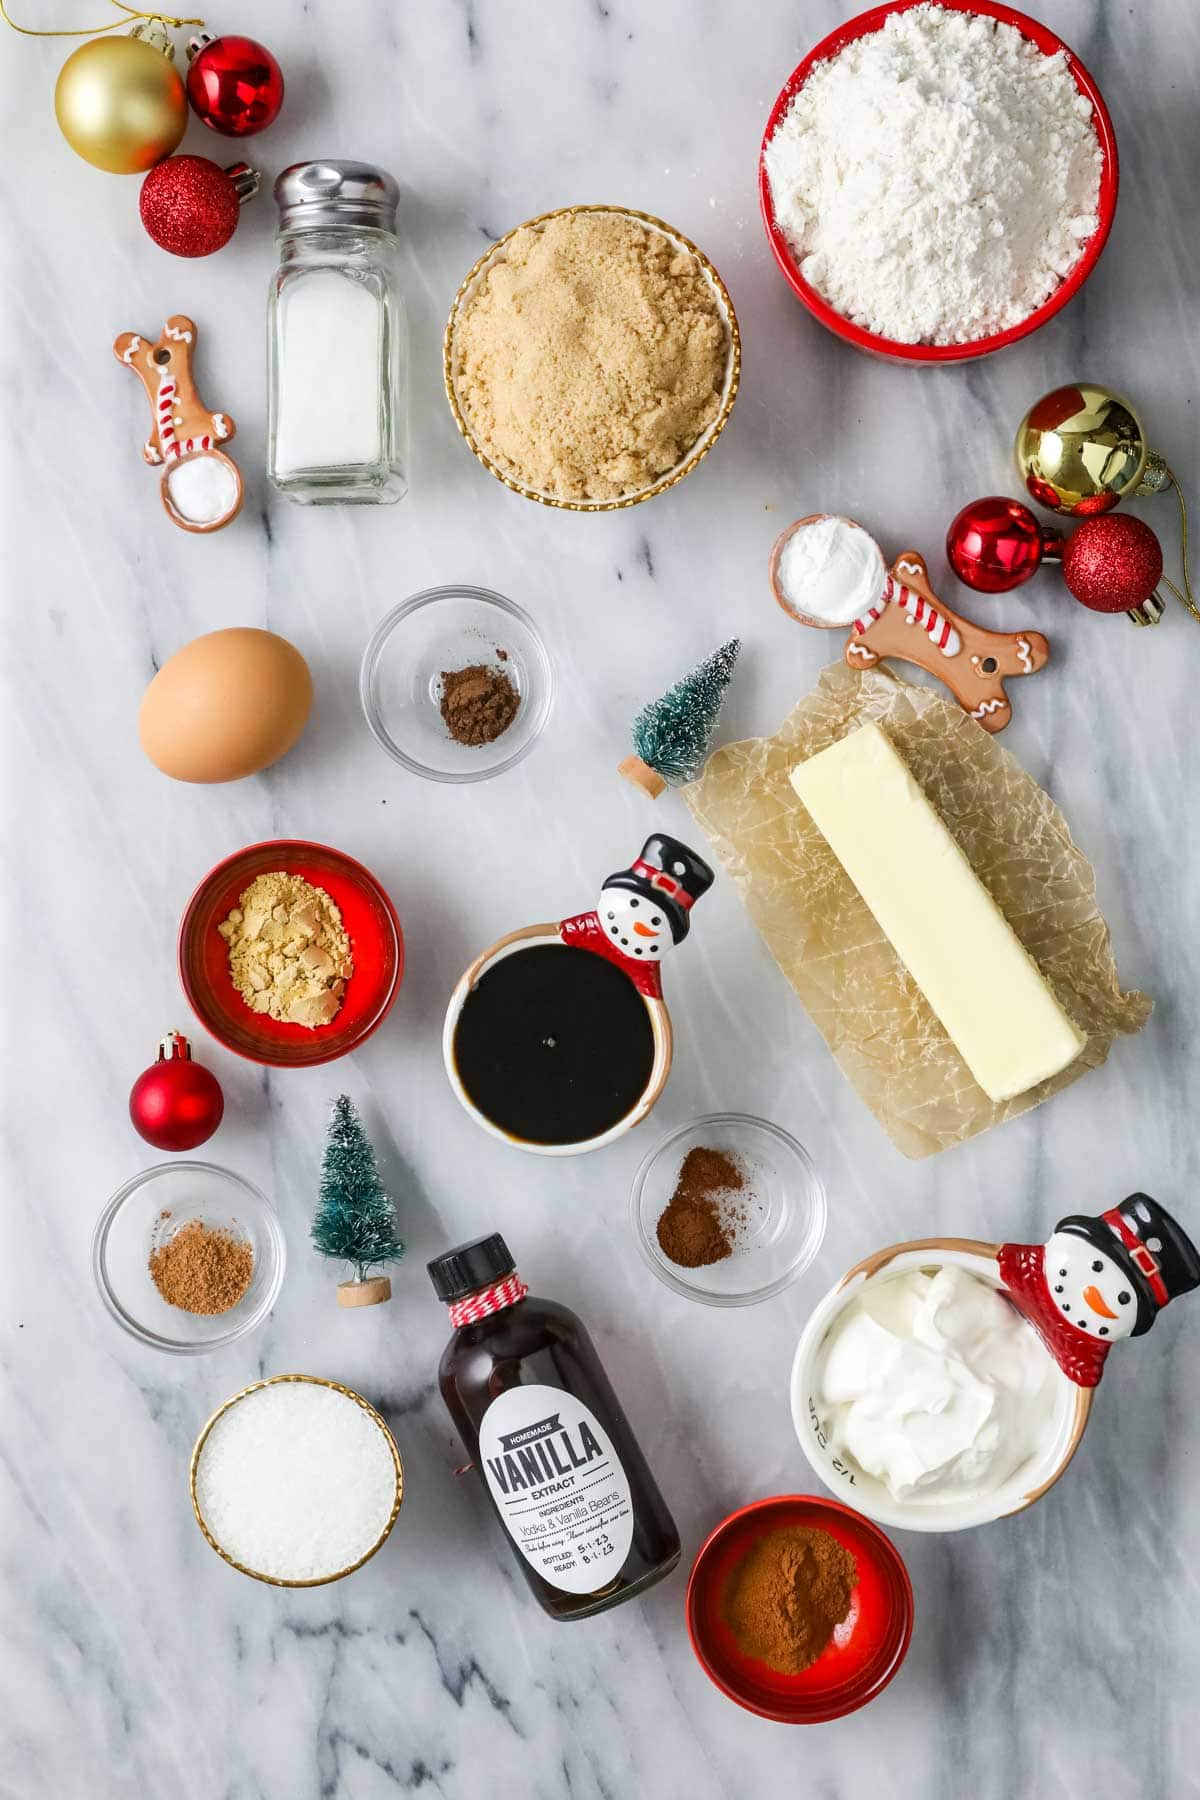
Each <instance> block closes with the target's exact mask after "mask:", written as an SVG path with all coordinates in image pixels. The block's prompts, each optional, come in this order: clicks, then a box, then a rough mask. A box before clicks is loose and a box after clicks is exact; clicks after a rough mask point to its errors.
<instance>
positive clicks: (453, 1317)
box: [450, 1269, 529, 1331]
mask: <svg viewBox="0 0 1200 1800" xmlns="http://www.w3.org/2000/svg"><path fill="white" fill-rule="evenodd" d="M528 1292H529V1286H528V1284H527V1283H526V1282H524V1281H522V1280H521V1277H520V1276H519V1275H518V1274H517V1272H516V1270H515V1269H514V1270H513V1272H512V1274H511V1275H506V1276H505V1277H504V1279H503V1281H493V1283H492V1285H491V1286H490V1287H485V1288H480V1290H479V1292H478V1293H477V1294H468V1295H467V1297H466V1299H465V1300H452V1301H451V1302H450V1323H451V1325H452V1326H453V1327H454V1330H455V1331H457V1330H458V1328H459V1326H460V1325H477V1324H478V1323H479V1321H480V1319H486V1318H488V1317H489V1315H490V1314H492V1313H497V1312H503V1310H504V1308H505V1307H506V1306H515V1305H516V1304H517V1301H518V1300H523V1299H524V1298H525V1296H526V1294H527V1293H528Z"/></svg>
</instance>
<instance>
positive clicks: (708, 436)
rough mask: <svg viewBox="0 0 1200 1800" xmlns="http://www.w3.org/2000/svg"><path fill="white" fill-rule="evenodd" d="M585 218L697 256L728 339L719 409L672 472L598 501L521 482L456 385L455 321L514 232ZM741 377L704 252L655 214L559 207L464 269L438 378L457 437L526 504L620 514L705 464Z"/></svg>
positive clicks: (728, 306)
mask: <svg viewBox="0 0 1200 1800" xmlns="http://www.w3.org/2000/svg"><path fill="white" fill-rule="evenodd" d="M583 213H612V214H615V215H616V216H618V217H619V218H623V219H632V220H634V221H636V223H638V224H639V225H644V226H645V227H646V228H647V229H648V230H651V231H657V232H661V233H662V235H663V236H664V237H665V238H667V240H668V241H669V242H670V243H672V244H674V245H675V247H676V248H677V249H679V250H681V251H685V252H687V253H688V254H689V255H691V256H693V257H695V259H696V261H697V262H698V263H699V265H700V269H701V273H702V274H703V277H704V281H705V284H706V286H707V287H708V289H709V291H710V293H711V294H712V297H713V299H714V300H715V302H716V306H717V310H718V312H719V314H720V316H721V320H722V323H723V325H724V327H725V338H726V360H725V370H724V379H723V381H722V384H721V390H720V399H719V406H718V410H717V413H716V415H715V417H714V418H713V419H712V420H711V421H710V422H709V424H708V425H706V426H705V428H704V430H703V431H702V432H701V433H700V435H699V436H698V437H697V438H696V439H695V441H694V442H693V443H692V444H691V445H689V447H688V448H687V450H686V451H685V452H684V454H683V455H682V456H681V457H680V458H679V460H678V461H677V462H676V463H675V464H674V465H673V466H672V467H671V468H669V469H666V470H664V471H663V473H662V474H661V475H659V476H658V477H657V479H656V480H655V481H653V482H651V483H648V484H647V485H646V486H645V487H642V488H639V489H637V490H636V491H634V492H631V493H626V494H621V495H618V496H616V497H614V498H611V499H600V500H580V499H573V498H568V497H565V496H563V495H561V494H554V493H550V492H548V491H545V490H542V489H538V488H535V487H530V486H528V485H527V484H525V483H523V482H522V481H521V480H520V479H519V477H518V475H517V474H516V472H515V471H514V470H513V469H512V468H510V467H505V465H504V463H503V461H502V460H501V459H498V458H497V457H496V456H494V455H493V454H492V453H491V451H490V450H489V447H488V446H487V444H486V443H484V442H483V441H482V439H481V437H480V435H479V434H478V433H477V431H476V429H475V427H474V426H473V424H472V421H471V419H470V417H469V414H468V411H467V409H466V408H465V407H464V405H463V403H462V400H461V397H460V395H459V392H458V387H457V380H456V363H457V354H456V345H455V333H456V330H457V327H458V324H459V321H460V320H461V318H462V317H463V314H464V311H465V309H466V307H467V305H468V304H469V302H470V301H471V300H472V299H473V298H474V296H475V295H476V294H477V293H478V291H479V288H480V286H481V284H482V283H483V282H484V281H485V280H486V278H487V276H488V275H489V274H490V272H491V271H492V269H493V268H495V267H496V265H497V264H498V263H500V262H503V260H504V257H505V254H506V252H507V249H508V246H509V245H510V243H511V242H512V240H513V238H514V237H516V235H517V233H518V231H530V230H534V229H536V228H537V227H539V226H544V225H546V224H548V223H549V222H550V220H552V219H560V218H567V217H573V216H577V215H579V214H583ZM741 372H742V340H741V333H740V331H739V329H738V322H737V314H736V312H735V311H734V307H733V301H732V300H731V299H730V296H729V289H728V288H727V287H726V286H725V283H724V282H723V281H722V279H721V277H720V275H719V274H718V273H717V271H716V269H715V268H714V267H713V265H712V263H711V262H710V261H709V260H708V258H707V256H705V254H704V252H703V250H701V249H700V248H699V246H698V245H696V244H694V243H693V242H692V240H691V238H689V237H685V236H684V234H683V232H682V231H677V230H676V229H675V227H674V226H673V225H668V224H667V223H666V221H665V220H663V219H658V218H655V216H654V214H653V213H645V212H639V211H637V209H636V208H634V207H631V206H607V205H603V204H596V205H589V206H560V207H558V208H556V209H555V210H554V211H553V212H546V213H539V214H538V215H537V217H536V218H533V219H526V220H525V221H524V223H523V224H521V225H515V226H514V227H513V229H512V230H511V231H509V232H506V233H505V235H504V236H503V237H502V238H500V239H499V241H498V242H497V243H495V244H493V245H492V246H491V248H490V249H489V250H485V251H484V253H483V255H482V256H481V257H479V259H478V260H477V261H476V262H475V263H474V264H473V265H472V266H471V268H470V269H468V271H467V273H466V275H465V276H464V278H463V281H462V284H461V286H460V287H459V290H458V292H457V293H456V294H455V296H454V303H453V305H452V306H451V308H450V317H449V319H448V320H447V322H446V331H445V335H444V337H443V339H442V377H443V380H444V382H445V387H446V398H447V400H448V401H449V403H450V411H451V412H452V414H453V415H454V423H455V424H456V425H457V426H458V429H459V433H460V435H461V436H462V437H463V438H464V439H465V441H466V443H467V444H468V445H469V447H470V449H471V452H472V454H473V455H474V456H475V458H476V460H477V461H478V462H481V463H482V464H483V466H484V468H485V469H487V470H488V472H489V474H492V475H494V476H495V477H496V480H497V481H500V482H503V484H504V486H505V487H506V488H511V489H512V491H513V493H514V494H520V495H521V496H522V498H523V499H526V500H535V501H537V503H538V505H539V506H556V507H560V508H562V509H563V510H564V511H567V512H588V513H596V512H620V511H622V510H623V509H624V508H625V507H628V506H640V505H641V503H642V501H643V500H652V499H653V498H654V496H655V495H656V494H661V493H665V491H666V490H667V488H671V487H674V486H675V485H676V483H677V482H680V481H682V480H683V478H684V476H685V475H690V474H691V472H692V470H693V469H695V468H698V467H699V465H700V464H701V463H702V462H703V461H704V458H705V457H706V456H707V455H708V453H709V451H710V450H711V449H712V447H713V445H714V444H715V443H716V441H717V439H718V438H719V437H720V435H721V433H722V432H723V431H724V429H725V426H726V425H727V424H728V422H729V415H730V413H731V412H732V411H733V403H734V401H735V400H736V398H737V391H738V383H739V381H740V379H741Z"/></svg>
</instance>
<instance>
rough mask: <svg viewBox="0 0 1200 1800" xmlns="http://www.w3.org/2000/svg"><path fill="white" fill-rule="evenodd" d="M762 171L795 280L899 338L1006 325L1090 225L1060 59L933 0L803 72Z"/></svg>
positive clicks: (1086, 150) (1044, 295)
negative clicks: (795, 269)
mask: <svg viewBox="0 0 1200 1800" xmlns="http://www.w3.org/2000/svg"><path fill="white" fill-rule="evenodd" d="M765 160H766V168H767V176H768V180H769V182H770V187H771V201H772V205H773V207H774V211H775V217H776V220H777V221H778V223H779V225H780V227H781V229H782V231H783V233H784V236H785V237H786V238H787V240H788V243H789V244H790V246H791V248H792V251H793V253H794V254H795V256H796V258H797V261H798V263H799V265H800V270H801V273H802V274H803V275H804V277H805V279H806V280H807V281H808V282H810V283H811V285H812V286H813V287H815V288H816V290H817V292H818V293H819V294H821V295H822V296H823V297H824V298H825V299H826V300H827V301H828V302H829V304H830V305H831V306H832V307H833V308H834V309H835V310H836V311H837V312H840V313H842V314H843V315H844V316H845V317H846V318H849V319H852V320H853V321H854V322H855V323H856V324H858V325H861V326H865V327H866V328H867V329H868V330H870V331H873V332H876V333H878V334H879V335H880V336H883V337H888V338H892V339H894V340H895V341H897V342H900V343H909V344H915V343H929V344H961V343H969V342H971V341H973V340H974V339H976V338H981V337H989V336H991V335H992V334H993V333H995V332H997V331H1002V330H1005V329H1007V328H1008V327H1009V326H1012V325H1017V324H1019V323H1020V322H1021V320H1022V319H1025V318H1028V316H1029V314H1030V313H1031V312H1034V311H1036V309H1037V308H1038V307H1039V306H1041V305H1042V303H1043V302H1044V301H1045V300H1048V299H1049V297H1050V295H1051V294H1052V293H1053V292H1054V290H1055V288H1056V287H1057V286H1058V285H1059V283H1060V281H1061V280H1062V278H1063V277H1064V275H1066V274H1067V273H1068V272H1069V271H1070V269H1071V268H1072V266H1073V265H1074V264H1075V262H1077V261H1078V259H1079V256H1080V253H1081V250H1082V248H1083V244H1084V240H1085V239H1087V238H1089V237H1091V235H1092V233H1093V232H1094V231H1095V230H1096V229H1097V225H1098V223H1099V221H1098V218H1097V211H1096V208H1097V201H1098V197H1099V191H1100V172H1101V166H1102V161H1103V159H1102V156H1101V152H1100V146H1099V141H1098V139H1097V137H1096V130H1095V124H1094V119H1093V114H1092V104H1091V101H1090V100H1088V99H1087V98H1086V96H1085V95H1083V94H1081V93H1080V91H1079V89H1078V88H1077V87H1076V86H1075V82H1074V80H1073V78H1072V75H1071V71H1070V69H1069V67H1068V66H1067V61H1066V58H1065V56H1064V55H1063V54H1062V53H1061V52H1058V53H1056V54H1055V55H1053V56H1046V55H1045V54H1044V53H1043V52H1042V51H1041V50H1039V49H1038V48H1037V46H1036V45H1035V44H1032V43H1030V42H1029V41H1028V39H1026V38H1024V37H1022V35H1021V33H1020V32H1019V31H1017V29H1016V28H1015V26H1012V25H1001V24H997V23H996V22H995V21H994V20H992V19H986V18H982V17H980V16H979V15H977V14H970V13H960V12H949V11H947V10H946V9H945V8H944V7H939V6H917V7H914V8H912V9H911V10H910V11H908V12H903V13H893V14H892V15H891V16H890V17H889V18H888V20H887V21H886V23H885V24H884V26H883V28H882V30H880V31H876V32H872V33H871V34H870V35H869V36H868V37H864V38H858V39H856V40H855V41H854V42H853V43H850V44H847V45H846V47H845V48H844V49H843V50H842V51H841V52H840V53H839V54H838V55H837V56H834V57H830V58H829V59H828V60H826V61H824V62H820V63H817V64H816V65H815V67H814V68H813V69H812V71H811V72H810V74H809V76H808V79H807V80H806V81H805V83H804V85H803V86H802V87H801V89H800V91H799V93H798V94H797V95H796V98H795V100H794V101H793V102H792V105H791V107H790V108H789V110H788V112H787V113H786V114H785V116H784V118H783V119H782V120H781V122H780V124H779V127H778V129H777V130H776V132H775V134H774V136H773V137H772V138H771V141H770V143H769V144H768V145H767V150H766V159H765Z"/></svg>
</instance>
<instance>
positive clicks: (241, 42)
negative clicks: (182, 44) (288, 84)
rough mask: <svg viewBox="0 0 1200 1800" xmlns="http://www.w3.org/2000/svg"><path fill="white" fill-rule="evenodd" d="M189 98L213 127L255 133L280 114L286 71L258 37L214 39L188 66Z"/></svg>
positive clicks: (239, 133) (234, 132)
mask: <svg viewBox="0 0 1200 1800" xmlns="http://www.w3.org/2000/svg"><path fill="white" fill-rule="evenodd" d="M187 97H188V99H189V101H190V102H191V105H192V111H193V112H194V113H195V114H196V116H197V117H198V118H200V119H203V121H204V123H205V124H206V125H207V126H208V128H209V130H210V131H219V132H220V133H221V135H222V137H253V135H254V133H255V132H256V131H265V130H266V128H267V126H268V125H271V124H273V123H274V121H275V119H276V118H277V117H278V115H279V109H280V107H281V106H282V105H283V71H282V70H281V69H280V67H279V64H278V63H277V62H276V61H275V58H274V57H273V56H272V55H271V52H270V51H269V50H268V49H267V47H266V45H265V44H260V43H257V42H256V41H255V39H254V38H248V37H219V38H210V39H209V41H208V42H207V43H206V44H204V45H203V46H202V48H201V49H200V50H198V51H197V53H196V56H195V58H194V59H193V61H192V66H191V68H190V69H189V70H188V76H187Z"/></svg>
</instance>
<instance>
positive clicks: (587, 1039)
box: [454, 944, 654, 1144]
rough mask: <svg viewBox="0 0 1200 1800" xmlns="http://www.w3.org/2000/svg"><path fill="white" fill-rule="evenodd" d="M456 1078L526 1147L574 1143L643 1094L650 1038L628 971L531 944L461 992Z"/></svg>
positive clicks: (565, 947)
mask: <svg viewBox="0 0 1200 1800" xmlns="http://www.w3.org/2000/svg"><path fill="white" fill-rule="evenodd" d="M454 1062H455V1066H456V1067H457V1069H458V1075H459V1079H460V1081H461V1082H462V1084H463V1087H464V1088H465V1089H466V1091H467V1093H468V1095H469V1096H470V1098H471V1100H472V1101H473V1102H474V1104H475V1105H476V1106H477V1107H478V1108H479V1110H480V1112H481V1113H483V1114H484V1115H485V1116H486V1117H487V1118H489V1119H490V1120H491V1121H492V1123H493V1124H495V1125H498V1126H499V1127H500V1129H501V1130H502V1131H507V1132H509V1133H510V1134H511V1136H513V1137H516V1138H524V1139H525V1140H526V1142H528V1143H532V1144H577V1143H583V1142H584V1141H586V1139H588V1138H593V1137H599V1136H600V1134H601V1133H602V1132H605V1131H608V1130H609V1129H610V1127H611V1126H613V1125H615V1124H616V1123H617V1122H618V1120H620V1119H623V1118H624V1117H625V1115H626V1113H628V1112H629V1111H631V1110H632V1108H633V1107H634V1106H635V1105H636V1104H637V1102H638V1101H639V1100H640V1099H641V1097H642V1095H643V1094H644V1093H645V1091H646V1087H647V1084H648V1083H649V1080H650V1071H651V1069H652V1067H653V1065H654V1034H653V1031H652V1029H651V1025H650V1014H649V1012H648V1011H647V1008H646V1002H645V1000H644V999H643V998H642V996H641V994H639V993H638V990H637V989H636V988H635V987H634V985H633V983H632V981H630V979H629V977H628V976H627V975H626V974H624V973H623V972H622V971H621V970H620V969H618V968H617V967H616V966H615V965H614V964H613V963H610V962H606V961H605V960H604V958H603V957H602V956H597V955H595V954H594V953H593V952H592V951H591V950H581V949H578V948H577V947H575V946H574V945H569V944H562V945H555V944H531V945H530V947H529V949H527V950H515V951H513V953H512V954H511V955H510V956H505V957H502V958H501V960H500V961H499V962H497V963H493V964H492V966H491V968H490V969H487V970H485V972H484V973H483V974H482V975H481V976H480V978H479V980H478V981H477V982H476V984H475V986H474V987H473V988H472V989H471V992H470V993H469V994H468V995H467V998H466V1002H465V1004H464V1006H463V1009H462V1012H461V1013H460V1014H459V1019H458V1024H457V1026H456V1027H455V1032H454Z"/></svg>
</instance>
